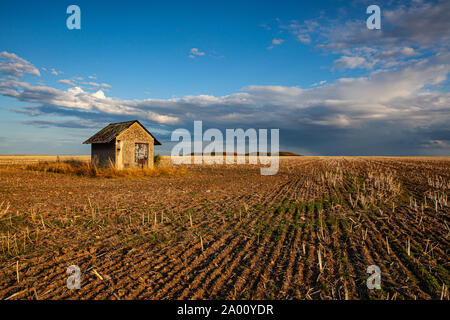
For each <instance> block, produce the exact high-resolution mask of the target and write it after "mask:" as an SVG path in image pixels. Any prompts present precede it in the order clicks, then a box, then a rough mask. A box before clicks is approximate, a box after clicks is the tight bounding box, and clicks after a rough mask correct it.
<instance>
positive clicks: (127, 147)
mask: <svg viewBox="0 0 450 320" xmlns="http://www.w3.org/2000/svg"><path fill="white" fill-rule="evenodd" d="M136 143H146V144H148V160H147V167H150V168H151V167H153V155H154V145H153V144H154V139H153V138H152V136H150V135H149V134H148V133H147V131H145V130H144V129H143V128H142V127H141V126H140V125H139V124H138V123H134V124H132V125H131V126H130V127H129V128H128V129H127V130H125V131H123V132H122V133H121V134H119V135H118V136H117V137H116V142H115V145H116V150H117V153H116V167H117V168H119V169H123V168H129V167H134V166H135V159H134V148H135V144H136Z"/></svg>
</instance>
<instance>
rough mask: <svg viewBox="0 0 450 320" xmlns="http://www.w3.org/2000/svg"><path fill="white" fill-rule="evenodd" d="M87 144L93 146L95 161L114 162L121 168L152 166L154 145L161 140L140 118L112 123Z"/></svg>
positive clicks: (93, 158)
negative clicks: (138, 119)
mask: <svg viewBox="0 0 450 320" xmlns="http://www.w3.org/2000/svg"><path fill="white" fill-rule="evenodd" d="M83 144H90V145H91V160H92V161H94V162H96V163H99V164H105V163H106V164H108V163H109V162H110V161H111V162H112V163H113V164H114V166H115V167H116V168H118V169H123V168H130V167H140V168H152V167H153V155H154V146H155V145H161V143H160V142H159V141H158V140H157V139H156V138H155V137H154V136H153V135H152V134H151V133H150V132H149V131H148V130H147V129H146V128H145V127H144V126H143V125H142V124H141V123H140V122H139V121H137V120H133V121H126V122H119V123H110V124H109V125H107V126H106V127H105V128H103V129H102V130H100V131H99V132H97V133H96V134H94V135H93V136H92V137H90V138H89V139H88V140H86V141H85V142H83Z"/></svg>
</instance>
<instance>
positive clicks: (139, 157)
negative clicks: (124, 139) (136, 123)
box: [134, 143, 148, 168]
mask: <svg viewBox="0 0 450 320" xmlns="http://www.w3.org/2000/svg"><path fill="white" fill-rule="evenodd" d="M134 161H135V165H136V167H139V168H146V167H147V163H148V144H147V143H136V144H135V145H134Z"/></svg>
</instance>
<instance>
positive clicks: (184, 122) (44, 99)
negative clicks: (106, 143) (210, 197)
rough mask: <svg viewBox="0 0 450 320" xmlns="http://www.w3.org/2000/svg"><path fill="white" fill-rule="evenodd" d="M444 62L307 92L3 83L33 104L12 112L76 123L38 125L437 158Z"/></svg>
mask: <svg viewBox="0 0 450 320" xmlns="http://www.w3.org/2000/svg"><path fill="white" fill-rule="evenodd" d="M449 61H450V54H449V53H439V54H436V55H434V56H431V57H429V58H420V59H416V60H415V61H414V63H412V62H411V63H405V64H403V65H401V66H399V67H397V68H395V69H388V70H376V71H373V72H371V73H370V74H369V75H368V76H367V77H360V78H342V79H339V80H338V81H335V82H334V83H329V84H326V85H323V86H321V87H315V88H312V89H303V88H298V87H284V86H255V85H253V86H248V87H246V88H244V89H243V90H242V91H241V92H236V93H233V94H230V95H226V96H221V97H216V96H211V95H199V96H185V97H182V98H174V99H143V100H123V99H119V98H111V97H107V96H105V94H104V93H103V92H102V91H101V90H99V91H97V92H95V93H89V92H85V91H83V90H82V89H81V88H78V87H75V88H70V89H68V90H67V91H61V90H57V89H54V88H50V87H36V86H31V85H29V84H27V83H20V82H18V81H17V80H14V79H3V82H2V83H3V85H4V86H7V87H8V88H11V89H10V90H13V91H14V92H15V93H16V98H17V99H18V100H20V101H23V102H28V103H39V106H28V107H25V108H23V109H19V110H21V111H19V110H15V112H22V113H26V114H29V115H30V116H34V117H35V118H36V117H42V116H45V115H53V116H59V117H71V118H75V120H74V119H70V120H67V121H65V120H58V121H54V120H52V121H50V120H41V119H33V120H30V121H26V122H25V123H26V124H29V125H35V126H40V127H49V126H57V127H67V128H93V129H94V128H99V127H101V126H103V125H104V124H106V123H108V122H115V121H123V120H129V119H135V118H138V119H140V120H143V122H144V123H145V124H148V125H149V126H150V128H155V130H159V132H161V134H163V135H166V136H167V133H168V132H170V130H172V129H175V128H177V127H187V128H189V127H190V126H192V122H193V121H194V120H203V122H204V128H207V127H214V128H219V129H224V128H237V127H242V128H280V134H281V144H282V146H283V145H284V146H286V147H289V148H291V149H293V150H296V148H299V147H298V146H299V145H301V146H302V150H308V151H309V152H310V153H313V154H395V153H396V152H397V154H408V153H409V154H419V153H425V154H441V153H445V152H446V153H448V152H449V151H448V149H445V146H446V144H447V143H448V141H449V139H450V137H449V134H448V130H446V128H447V127H448V123H449V122H450V94H449V93H446V92H439V91H437V90H436V91H433V88H435V87H436V86H440V85H442V84H443V83H445V81H446V79H447V75H448V73H449V71H450V64H449ZM167 120H169V121H167Z"/></svg>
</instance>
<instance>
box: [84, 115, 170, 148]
mask: <svg viewBox="0 0 450 320" xmlns="http://www.w3.org/2000/svg"><path fill="white" fill-rule="evenodd" d="M135 122H137V123H138V124H139V125H140V126H141V127H142V128H143V129H144V130H145V131H147V133H148V134H149V135H151V136H152V137H153V135H152V134H151V133H150V132H149V131H148V130H147V129H146V128H145V127H144V126H143V125H142V124H141V123H140V122H139V121H137V120H133V121H126V122H118V123H110V124H108V125H107V126H106V127H104V128H103V129H102V130H100V131H99V132H97V133H96V134H94V135H93V136H92V137H90V138H89V139H87V140H86V141H85V142H83V144H91V143H109V142H111V141H113V140H114V139H115V138H116V137H117V136H118V135H119V134H120V133H122V132H123V131H125V130H126V129H128V128H129V127H130V126H131V125H132V124H133V123H135ZM153 139H155V145H157V146H160V145H161V143H160V142H159V141H158V140H156V138H155V137H153Z"/></svg>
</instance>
